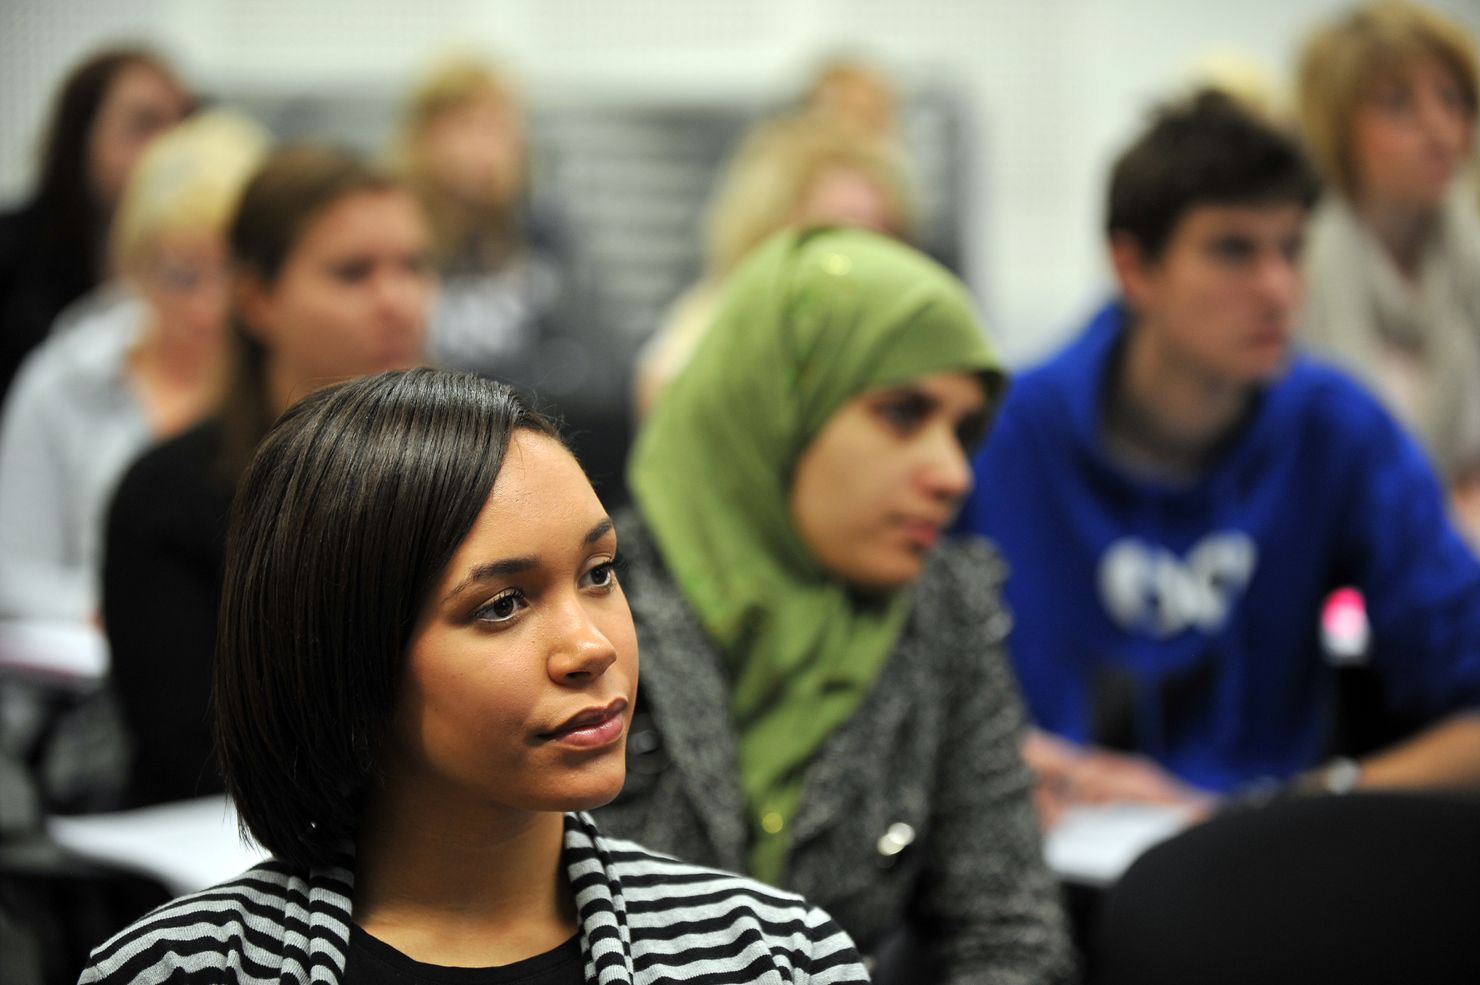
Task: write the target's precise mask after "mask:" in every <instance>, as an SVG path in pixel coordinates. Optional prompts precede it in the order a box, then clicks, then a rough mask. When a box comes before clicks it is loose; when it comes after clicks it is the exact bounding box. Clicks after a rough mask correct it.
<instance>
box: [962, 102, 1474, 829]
mask: <svg viewBox="0 0 1480 985" xmlns="http://www.w3.org/2000/svg"><path fill="white" fill-rule="evenodd" d="M1314 196H1315V179H1314V176H1313V174H1312V173H1311V172H1310V170H1309V168H1308V165H1307V164H1306V162H1305V160H1304V158H1303V157H1302V155H1301V153H1300V150H1299V149H1298V148H1297V147H1296V146H1295V145H1294V144H1293V143H1292V142H1291V141H1290V140H1288V139H1287V138H1286V137H1284V136H1283V135H1282V134H1281V133H1280V132H1278V131H1276V130H1274V129H1272V128H1270V127H1268V126H1266V125H1264V124H1262V123H1260V122H1258V121H1257V120H1255V119H1253V118H1252V117H1249V116H1247V115H1245V113H1244V112H1243V111H1242V110H1240V109H1238V108H1236V107H1235V105H1234V104H1233V103H1232V102H1230V101H1228V100H1227V99H1226V98H1225V97H1221V96H1218V95H1214V94H1211V93H1210V94H1207V95H1204V96H1201V97H1199V98H1197V99H1195V100H1194V101H1192V102H1191V103H1189V104H1186V105H1181V106H1177V107H1173V108H1169V109H1167V110H1165V111H1163V112H1162V113H1161V114H1159V115H1158V116H1157V118H1156V119H1155V121H1154V122H1153V123H1152V124H1151V126H1150V127H1149V128H1148V129H1147V130H1146V131H1145V132H1144V133H1143V134H1142V135H1141V136H1140V137H1139V138H1137V140H1136V141H1135V142H1134V143H1133V144H1132V145H1131V146H1130V148H1129V149H1127V150H1126V151H1125V152H1124V153H1123V154H1122V155H1121V157H1120V159H1119V161H1118V162H1117V164H1116V166H1115V169H1114V173H1113V176H1112V178H1111V181H1110V190H1109V209H1108V211H1109V216H1108V223H1107V226H1108V234H1109V248H1110V258H1111V261H1112V264H1113V266H1114V270H1115V275H1116V279H1117V280H1118V282H1119V285H1120V290H1121V297H1120V298H1119V299H1118V300H1116V301H1115V302H1114V303H1112V304H1111V305H1109V306H1108V307H1106V308H1105V309H1104V310H1103V311H1101V312H1100V313H1099V314H1097V315H1096V316H1095V317H1094V319H1093V320H1092V321H1091V322H1090V324H1089V326H1088V327H1087V328H1086V329H1085V331H1084V332H1083V334H1082V335H1081V336H1080V337H1079V338H1078V339H1077V340H1075V341H1074V342H1073V343H1071V344H1070V345H1069V346H1068V347H1067V348H1066V349H1065V350H1064V351H1062V352H1061V353H1059V354H1058V355H1057V356H1055V357H1053V358H1052V359H1050V360H1049V361H1048V362H1046V363H1045V364H1044V365H1042V366H1040V367H1038V368H1036V369H1034V370H1032V371H1031V372H1028V373H1026V374H1024V375H1023V376H1022V377H1021V378H1020V379H1019V380H1017V381H1016V383H1015V385H1014V387H1013V389H1012V391H1011V393H1010V394H1009V395H1008V397H1007V400H1006V401H1005V403H1004V405H1003V408H1002V412H1001V415H1000V417H999V419H998V422H997V426H996V427H995V428H994V430H993V432H992V435H991V437H990V438H989V440H988V441H987V443H986V444H985V446H984V447H983V448H982V450H981V452H980V453H979V455H978V456H977V458H976V461H975V468H976V474H977V479H978V481H977V485H976V490H975V492H974V493H973V495H972V497H971V499H970V500H969V502H968V503H967V506H966V508H965V511H964V519H965V526H966V527H968V528H969V529H971V530H973V531H976V532H979V533H982V534H985V535H987V536H988V537H990V538H992V539H993V540H994V541H996V542H997V543H998V544H999V545H1000V546H1001V548H1002V551H1003V553H1004V554H1005V555H1006V557H1007V562H1008V564H1009V565H1010V566H1011V569H1012V575H1011V577H1010V578H1009V580H1008V583H1007V588H1006V596H1007V602H1008V604H1009V606H1010V607H1011V608H1012V611H1013V614H1014V617H1015V620H1014V625H1015V626H1016V630H1015V633H1014V641H1013V647H1012V656H1013V662H1014V665H1015V666H1016V668H1017V672H1018V678H1019V680H1020V681H1021V682H1022V685H1023V689H1024V691H1025V693H1026V697H1027V701H1028V706H1029V709H1030V710H1031V712H1032V715H1033V717H1034V719H1035V721H1036V724H1037V726H1038V727H1039V729H1041V730H1043V733H1047V734H1042V733H1040V734H1039V736H1038V737H1037V738H1035V739H1034V740H1032V741H1030V743H1029V745H1028V751H1029V753H1030V761H1032V762H1033V763H1034V765H1035V766H1037V767H1038V769H1039V771H1040V780H1041V783H1042V786H1041V790H1040V793H1041V798H1042V801H1043V805H1044V807H1045V808H1046V809H1047V811H1048V812H1049V814H1050V816H1051V815H1052V814H1053V812H1054V810H1055V809H1056V808H1057V807H1059V806H1062V805H1063V804H1064V803H1071V802H1076V801H1097V800H1116V799H1131V800H1152V801H1164V802H1169V803H1178V804H1187V805H1189V806H1193V807H1196V808H1206V807H1208V806H1210V805H1211V803H1212V801H1213V800H1214V798H1215V797H1217V796H1219V795H1224V794H1229V793H1234V792H1237V791H1239V790H1241V788H1245V787H1247V786H1249V785H1253V784H1262V783H1265V782H1269V781H1276V782H1289V783H1293V784H1295V785H1296V786H1300V787H1303V788H1305V789H1311V790H1319V789H1325V790H1331V791H1342V790H1346V789H1351V788H1353V787H1393V786H1445V785H1452V786H1465V787H1471V788H1480V562H1477V561H1476V559H1475V557H1474V555H1472V554H1471V553H1470V552H1469V551H1468V550H1467V549H1466V548H1465V545H1464V543H1463V542H1462V541H1461V539H1460V538H1459V536H1458V534H1457V533H1456V532H1455V530H1454V529H1453V527H1452V526H1451V525H1450V523H1449V521H1448V520H1447V518H1446V515H1445V509H1444V502H1443V497H1442V495H1441V492H1440V489H1439V485H1438V483H1437V482H1436V480H1435V477H1434V475H1433V471H1432V469H1431V468H1430V466H1429V464H1428V462H1427V460H1426V459H1425V457H1424V455H1423V453H1422V451H1421V450H1420V449H1419V448H1418V446H1417V445H1416V444H1415V443H1414V442H1413V441H1412V440H1411V439H1410V438H1409V437H1408V435H1407V433H1406V432H1405V431H1404V430H1403V429H1402V428H1401V427H1400V426H1399V425H1398V424H1397V423H1396V422H1395V421H1394V420H1393V419H1392V418H1391V417H1390V416H1389V415H1388V414H1387V413H1386V412H1385V411H1384V410H1383V409H1382V408H1381V407H1380V406H1379V405H1378V404H1377V403H1376V402H1375V401H1374V400H1373V399H1372V398H1371V397H1369V396H1368V395H1367V392H1366V390H1364V389H1363V388H1361V387H1360V386H1358V385H1357V384H1356V383H1355V382H1353V381H1351V380H1350V379H1348V378H1347V377H1346V376H1344V375H1342V374H1341V373H1339V372H1337V371H1335V370H1333V369H1330V368H1327V367H1325V366H1322V365H1320V364H1318V363H1316V362H1313V361H1311V360H1309V359H1307V358H1305V357H1303V356H1300V355H1292V352H1291V327H1292V323H1293V320H1294V315H1295V312H1296V309H1297V306H1298V304H1299V301H1300V293H1301V291H1300V288H1301V282H1300V271H1299V269H1298V264H1299V259H1300V244H1301V237H1302V234H1303V231H1304V228H1305V224H1306V218H1307V212H1308V209H1309V208H1310V205H1311V202H1312V200H1313V199H1314ZM1341 585H1355V586H1357V587H1358V588H1360V589H1361V591H1362V592H1363V593H1364V594H1365V596H1366V598H1367V605H1368V615H1369V617H1370V620H1371V624H1372V634H1373V651H1374V658H1373V659H1374V662H1375V667H1376V670H1377V672H1378V673H1379V674H1380V675H1381V678H1382V679H1383V681H1384V683H1385V685H1386V687H1387V693H1388V695H1389V697H1390V700H1391V707H1390V709H1389V711H1391V712H1392V713H1393V714H1394V715H1395V716H1400V717H1402V718H1403V719H1405V720H1407V721H1409V722H1412V723H1415V724H1416V725H1417V728H1418V732H1417V734H1416V735H1414V736H1413V737H1412V738H1410V739H1409V740H1407V741H1405V742H1403V743H1402V744H1400V745H1397V746H1394V747H1392V748H1388V749H1385V750H1383V751H1381V752H1378V753H1376V754H1374V755H1372V756H1370V757H1369V758H1366V759H1364V760H1363V761H1362V762H1360V763H1354V762H1351V761H1349V760H1336V761H1332V762H1330V763H1329V764H1327V765H1325V766H1323V765H1322V764H1321V758H1322V756H1323V754H1324V752H1325V749H1324V745H1325V740H1326V739H1327V737H1328V732H1329V730H1330V726H1331V713H1332V702H1333V697H1334V695H1333V690H1334V687H1333V683H1334V674H1333V671H1332V669H1331V668H1330V667H1329V666H1327V665H1325V664H1324V662H1323V660H1322V656H1321V651H1320V646H1319V635H1318V632H1319V618H1320V612H1321V605H1322V601H1323V600H1324V599H1325V597H1326V596H1327V594H1328V593H1329V592H1330V591H1331V590H1332V589H1333V588H1335V587H1337V586H1341ZM1050 736H1052V737H1056V738H1051V737H1050Z"/></svg>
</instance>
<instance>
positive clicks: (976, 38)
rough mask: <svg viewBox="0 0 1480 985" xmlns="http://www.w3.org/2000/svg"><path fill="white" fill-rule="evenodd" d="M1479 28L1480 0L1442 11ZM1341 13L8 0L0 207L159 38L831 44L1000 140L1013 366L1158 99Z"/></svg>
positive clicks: (273, 42)
mask: <svg viewBox="0 0 1480 985" xmlns="http://www.w3.org/2000/svg"><path fill="white" fill-rule="evenodd" d="M1437 5H1438V6H1441V7H1443V8H1445V9H1447V10H1449V11H1450V12H1452V13H1453V14H1455V15H1457V16H1458V17H1459V18H1460V19H1461V20H1463V21H1464V22H1465V23H1467V24H1468V25H1469V26H1470V27H1471V28H1472V30H1474V31H1475V32H1476V33H1477V34H1480V0H1437ZM1344 6H1346V4H1345V3H1344V2H1338V0H1235V2H1200V0H0V199H12V198H15V197H16V196H18V195H20V194H21V193H22V192H23V191H24V190H25V188H26V183H27V182H28V181H29V178H30V171H31V159H32V153H33V149H34V145H35V142H36V139H37V135H38V134H37V132H38V130H39V128H40V126H41V118H42V115H43V114H44V112H45V110H46V106H47V103H48V101H49V99H50V95H51V92H52V90H53V89H54V87H55V86H56V84H57V82H58V80H59V79H60V77H61V76H62V74H63V73H64V72H65V71H66V69H67V68H68V66H69V65H70V64H71V63H72V62H73V61H75V60H76V59H78V58H79V57H80V56H82V55H83V54H84V53H85V52H86V51H87V50H88V49H89V48H91V47H93V46H95V45H96V44H98V43H100V42H102V41H105V40H109V39H115V38H119V37H133V38H143V39H147V40H150V41H152V42H155V43H156V44H158V45H159V46H161V47H163V48H164V49H165V50H166V51H168V52H169V53H170V54H172V55H174V56H175V57H176V58H177V59H178V60H179V61H180V63H181V64H182V65H183V66H184V67H185V69H186V71H187V73H188V75H189V76H190V77H191V78H192V80H194V81H195V82H197V83H198V84H199V85H200V86H201V88H203V89H204V90H206V91H210V90H211V89H212V88H230V89H232V90H241V89H247V88H267V89H273V90H280V91H293V90H295V89H301V88H303V87H309V86H313V87H325V86H328V87H335V88H353V87H354V86H356V85H373V86H375V87H376V88H377V89H379V88H383V87H385V86H387V85H393V86H399V85H401V84H404V83H405V82H406V81H407V80H409V78H410V76H411V74H412V72H413V71H414V70H415V69H416V68H417V67H419V66H420V65H421V64H422V63H423V62H424V61H425V60H426V59H427V58H429V57H430V56H432V55H433V54H435V53H437V52H438V51H440V50H442V49H444V48H446V47H447V46H449V45H454V44H461V45H472V46H477V47H481V48H484V49H486V50H490V51H492V52H494V53H497V54H500V55H502V56H505V57H506V58H507V59H508V60H510V61H511V62H512V63H513V64H514V65H515V66H516V68H518V69H519V70H520V71H521V72H522V74H523V75H524V76H525V78H526V79H527V80H528V83H529V86H530V89H531V90H532V91H533V94H534V97H535V98H536V99H539V98H560V97H561V96H562V95H563V94H572V93H574V94H582V93H590V92H600V93H604V94H609V95H612V96H614V97H617V98H620V97H622V96H624V95H626V94H632V95H641V94H644V93H659V94H662V95H663V96H664V97H665V98H672V97H674V96H675V95H685V94H687V95H692V96H694V97H696V98H699V97H703V96H704V95H706V94H742V95H773V96H781V95H783V94H785V93H787V92H789V91H790V89H791V88H792V87H793V86H794V85H795V84H796V83H797V81H798V80H799V79H800V78H801V77H802V76H803V75H804V73H805V72H806V71H807V69H808V68H809V67H810V66H811V65H812V64H813V63H814V61H815V59H816V57H817V56H818V54H819V53H822V52H827V51H830V50H834V49H838V48H849V49H858V50H863V51H867V52H870V53H872V54H874V55H875V56H877V57H879V58H880V59H881V60H883V61H884V62H885V63H886V64H888V65H890V66H891V67H893V68H895V69H896V70H898V71H899V72H900V73H901V74H902V75H904V76H906V77H908V78H915V79H927V78H928V79H935V78H940V79H944V80H946V81H948V82H951V83H953V84H957V85H958V86H959V87H960V89H961V90H962V92H963V93H964V94H965V95H966V97H967V99H968V101H969V106H970V107H971V113H972V116H973V118H974V120H975V121H976V123H977V125H978V127H979V130H978V141H979V144H980V150H981V158H980V184H979V187H978V188H977V189H976V193H975V194H974V195H973V196H972V197H971V200H970V202H969V203H968V205H969V207H970V208H971V209H972V210H973V215H972V216H971V217H970V222H969V223H968V224H967V225H968V228H969V229H971V230H972V231H973V233H972V237H971V240H970V242H969V244H968V246H969V254H968V257H967V263H968V276H969V279H970V280H971V281H972V283H973V285H974V286H975V287H976V288H977V289H978V291H979V293H980V294H981V295H982V298H983V303H984V306H985V309H986V311H987V312H988V315H989V317H990V319H991V320H992V322H993V323H994V325H995V326H996V329H997V332H998V335H999V337H1000V338H1001V340H1002V342H1003V344H1004V348H1005V350H1006V352H1007V354H1008V355H1009V357H1010V358H1012V359H1014V360H1015V361H1020V360H1022V359H1025V358H1028V357H1029V356H1031V355H1035V354H1037V353H1039V352H1041V351H1043V350H1044V349H1045V348H1046V347H1048V346H1049V345H1051V344H1053V343H1054V342H1055V341H1056V340H1058V339H1059V338H1061V337H1062V336H1063V334H1064V333H1065V332H1066V331H1068V330H1069V329H1070V328H1071V327H1072V325H1073V321H1074V320H1075V319H1077V318H1078V317H1079V316H1080V315H1081V314H1082V313H1083V312H1084V311H1085V310H1086V309H1087V307H1088V306H1089V305H1091V304H1092V303H1093V302H1094V301H1095V299H1096V298H1098V297H1099V296H1100V295H1101V294H1102V293H1103V292H1104V290H1105V286H1106V283H1107V281H1106V275H1105V272H1104V267H1103V263H1102V259H1101V255H1100V248H1099V235H1098V225H1099V221H1100V211H1101V208H1100V202H1101V196H1102V186H1103V181H1104V172H1105V169H1106V165H1107V163H1108V161H1109V160H1110V159H1111V158H1112V157H1113V155H1114V152H1115V150H1116V148H1117V146H1118V145H1119V144H1120V143H1121V142H1122V141H1123V140H1124V139H1125V138H1126V137H1127V136H1128V135H1129V134H1130V133H1131V132H1132V131H1133V130H1134V129H1135V128H1136V127H1137V126H1138V124H1139V121H1140V120H1141V119H1142V114H1143V112H1144V110H1145V108H1146V107H1147V105H1148V104H1149V103H1150V101H1151V100H1153V99H1154V98H1155V97H1156V96H1157V94H1159V93H1162V92H1164V91H1165V90H1166V88H1167V87H1168V86H1169V85H1172V84H1175V83H1176V82H1177V81H1178V80H1180V79H1181V78H1182V77H1183V76H1184V74H1185V72H1186V70H1187V66H1188V65H1189V63H1190V62H1191V61H1192V60H1193V59H1194V58H1196V57H1198V56H1199V55H1202V54H1205V53H1206V52H1207V51H1209V50H1210V49H1213V48H1219V47H1234V48H1238V49H1242V50H1244V51H1246V52H1248V53H1249V54H1251V55H1253V56H1255V57H1256V58H1259V59H1262V60H1264V61H1266V62H1267V63H1268V64H1269V65H1270V66H1271V67H1272V68H1276V69H1284V68H1286V67H1287V66H1288V65H1289V63H1290V61H1291V59H1292V58H1293V54H1294V51H1295V50H1296V46H1297V45H1298V43H1299V39H1300V37H1301V36H1302V34H1303V33H1304V32H1305V30H1306V29H1307V28H1308V27H1309V26H1310V25H1311V24H1312V23H1313V22H1314V21H1315V20H1317V19H1319V18H1320V17H1321V16H1322V15H1324V14H1327V13H1329V12H1331V11H1333V10H1336V9H1339V8H1341V7H1344Z"/></svg>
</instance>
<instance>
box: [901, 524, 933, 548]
mask: <svg viewBox="0 0 1480 985" xmlns="http://www.w3.org/2000/svg"><path fill="white" fill-rule="evenodd" d="M899 528H900V530H901V531H902V532H903V533H904V537H905V540H908V541H909V542H910V543H911V544H914V545H916V546H918V547H923V548H929V547H934V546H935V542H936V541H938V540H940V528H941V525H940V524H938V523H935V522H933V521H931V520H917V519H911V518H906V519H903V520H901V521H900V522H899Z"/></svg>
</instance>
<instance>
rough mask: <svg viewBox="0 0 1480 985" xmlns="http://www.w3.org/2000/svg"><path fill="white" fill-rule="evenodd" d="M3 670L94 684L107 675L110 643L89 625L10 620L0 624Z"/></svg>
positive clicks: (37, 620)
mask: <svg viewBox="0 0 1480 985" xmlns="http://www.w3.org/2000/svg"><path fill="white" fill-rule="evenodd" d="M0 670H9V671H12V672H20V673H24V674H29V675H32V676H36V677H40V678H45V679H56V680H59V681H61V682H64V683H65V682H72V683H78V684H84V685H86V684H94V685H95V684H96V683H97V682H98V681H100V680H102V679H103V675H104V674H106V673H107V672H108V641H107V640H106V639H105V638H104V637H103V633H102V631H101V630H100V629H98V628H97V627H96V626H92V625H89V624H87V623H70V622H55V621H48V620H39V619H7V620H5V621H3V622H0Z"/></svg>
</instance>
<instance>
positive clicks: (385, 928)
mask: <svg viewBox="0 0 1480 985" xmlns="http://www.w3.org/2000/svg"><path fill="white" fill-rule="evenodd" d="M407 793H408V794H410V795H402V796H397V795H394V794H391V793H390V792H388V791H382V792H381V794H380V795H377V796H376V797H374V798H372V806H371V809H370V810H368V811H367V813H366V819H365V822H364V825H363V827H362V830H361V833H360V838H359V842H358V845H357V847H356V864H355V868H356V872H355V890H354V919H355V922H356V923H357V924H359V925H360V926H361V927H363V928H364V929H365V931H366V932H367V933H369V934H370V935H371V936H373V937H376V938H378V939H379V940H382V941H384V942H385V943H387V944H389V945H391V946H392V947H394V948H396V949H397V950H398V951H400V952H401V953H403V954H405V955H407V956H408V957H411V958H414V959H416V960H418V961H424V962H427V963H430V964H440V965H448V966H454V967H474V968H476V967H493V966H498V965H505V964H512V963H513V962H515V961H520V960H523V959H524V958H528V957H532V956H533V955H536V954H543V953H544V952H546V951H549V950H551V949H553V948H555V947H558V946H559V945H560V944H561V943H563V942H565V941H566V940H568V939H569V938H570V936H571V934H573V933H574V932H575V930H576V926H577V921H576V908H575V899H574V896H573V894H572V892H571V888H570V882H569V880H568V879H567V878H566V875H565V869H564V865H563V860H562V852H563V847H564V839H565V819H564V816H563V815H561V814H559V813H556V812H532V813H531V812H524V811H512V810H509V809H506V808H483V807H481V806H478V807H472V808H470V807H468V806H467V805H466V804H454V805H448V804H447V803H445V802H443V801H442V799H441V798H437V797H426V796H422V795H421V794H411V793H410V792H409V791H408V792H407Z"/></svg>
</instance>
